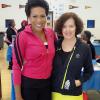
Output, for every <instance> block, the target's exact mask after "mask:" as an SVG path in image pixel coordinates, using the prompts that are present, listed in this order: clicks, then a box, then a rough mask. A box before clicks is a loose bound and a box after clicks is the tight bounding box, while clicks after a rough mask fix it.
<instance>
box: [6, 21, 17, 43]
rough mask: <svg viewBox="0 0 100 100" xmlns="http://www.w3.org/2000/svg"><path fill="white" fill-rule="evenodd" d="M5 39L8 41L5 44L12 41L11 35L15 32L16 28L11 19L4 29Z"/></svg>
mask: <svg viewBox="0 0 100 100" xmlns="http://www.w3.org/2000/svg"><path fill="white" fill-rule="evenodd" d="M6 34H7V40H8V41H9V42H8V43H7V44H8V45H10V44H11V43H12V35H16V34H17V30H16V28H15V21H14V20H11V21H10V23H9V26H8V28H7V30H6Z"/></svg>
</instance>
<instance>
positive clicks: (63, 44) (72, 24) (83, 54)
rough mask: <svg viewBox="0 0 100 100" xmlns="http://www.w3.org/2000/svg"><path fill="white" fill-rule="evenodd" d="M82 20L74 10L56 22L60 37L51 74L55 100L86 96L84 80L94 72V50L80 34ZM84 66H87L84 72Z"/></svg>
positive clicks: (68, 99) (75, 99)
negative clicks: (83, 90) (81, 38)
mask: <svg viewBox="0 0 100 100" xmlns="http://www.w3.org/2000/svg"><path fill="white" fill-rule="evenodd" d="M82 29H83V23H82V21H81V19H80V18H79V17H78V16H77V15H76V14H75V13H71V12H70V13H65V14H63V15H62V16H61V17H60V18H59V19H58V20H57V22H56V25H55V31H56V32H57V33H58V34H62V36H63V38H61V39H60V40H58V41H57V43H56V46H57V49H56V55H55V59H54V69H53V76H52V89H53V90H52V91H53V93H52V100H83V97H82V84H83V82H85V81H87V80H88V79H89V78H90V77H91V75H92V73H93V66H92V58H91V51H90V49H89V47H88V45H87V44H85V43H82V42H81V41H80V39H78V38H77V34H79V33H81V31H82ZM82 67H83V68H84V71H83V75H81V70H82Z"/></svg>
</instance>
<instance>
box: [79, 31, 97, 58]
mask: <svg viewBox="0 0 100 100" xmlns="http://www.w3.org/2000/svg"><path fill="white" fill-rule="evenodd" d="M91 36H92V35H91V32H90V31H88V30H85V31H84V32H82V34H81V39H82V41H83V42H85V43H87V44H88V45H89V46H90V49H91V54H92V59H96V52H95V47H94V45H93V44H92V43H91V41H90V39H91Z"/></svg>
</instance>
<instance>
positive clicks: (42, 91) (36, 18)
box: [13, 0, 55, 100]
mask: <svg viewBox="0 0 100 100" xmlns="http://www.w3.org/2000/svg"><path fill="white" fill-rule="evenodd" d="M48 10H49V6H48V3H47V2H46V1H45V0H29V1H28V2H27V3H26V6H25V12H26V15H27V17H28V20H29V21H30V24H29V25H27V26H26V27H25V29H24V30H23V31H22V32H20V33H19V34H18V36H17V38H16V41H15V45H14V50H13V71H14V72H13V75H14V87H15V94H16V100H51V89H50V76H51V71H52V61H53V57H54V54H55V48H54V38H55V36H54V32H53V31H52V30H51V29H48V28H45V23H46V16H47V15H48Z"/></svg>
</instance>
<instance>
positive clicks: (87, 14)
mask: <svg viewBox="0 0 100 100" xmlns="http://www.w3.org/2000/svg"><path fill="white" fill-rule="evenodd" d="M26 1H27V0H0V3H6V4H11V5H12V7H10V8H4V9H0V31H5V19H10V18H11V19H14V20H15V22H16V27H17V28H20V22H21V21H22V20H23V19H26V15H25V12H24V8H22V9H19V8H18V5H19V4H25V3H26ZM47 1H48V2H49V3H50V10H52V11H53V12H54V20H56V19H57V18H58V17H59V15H60V14H62V13H64V12H75V13H77V14H78V15H79V16H80V17H81V18H82V19H83V22H84V25H85V29H87V27H86V24H87V23H86V22H87V19H93V20H95V28H88V30H90V31H91V32H92V33H93V34H94V36H95V38H97V39H100V28H99V27H100V26H99V22H100V14H99V10H100V0H47ZM72 3H73V4H75V5H77V6H79V8H75V9H69V8H68V5H69V4H72ZM85 5H89V6H91V7H92V8H90V9H87V10H86V9H84V6H85Z"/></svg>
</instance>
